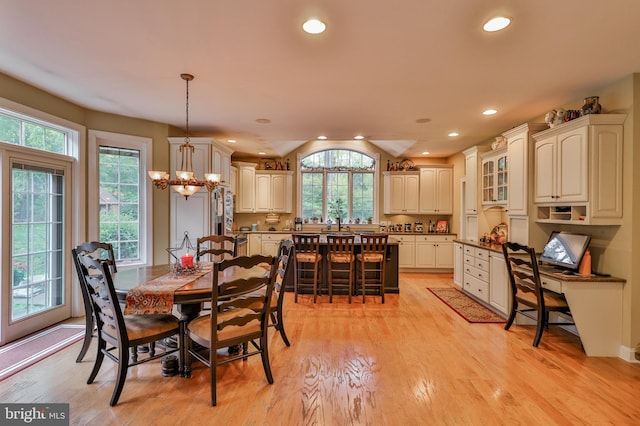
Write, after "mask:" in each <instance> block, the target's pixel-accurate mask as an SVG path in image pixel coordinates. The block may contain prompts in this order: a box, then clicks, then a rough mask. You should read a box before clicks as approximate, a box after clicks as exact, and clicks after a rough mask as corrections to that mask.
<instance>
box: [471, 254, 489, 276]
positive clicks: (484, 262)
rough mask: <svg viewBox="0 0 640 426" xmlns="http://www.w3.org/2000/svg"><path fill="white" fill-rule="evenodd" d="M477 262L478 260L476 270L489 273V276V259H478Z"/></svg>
mask: <svg viewBox="0 0 640 426" xmlns="http://www.w3.org/2000/svg"><path fill="white" fill-rule="evenodd" d="M475 260H476V263H475V265H473V266H475V267H476V268H478V269H480V270H482V271H485V272H487V275H489V274H488V272H489V259H478V258H476V259H475Z"/></svg>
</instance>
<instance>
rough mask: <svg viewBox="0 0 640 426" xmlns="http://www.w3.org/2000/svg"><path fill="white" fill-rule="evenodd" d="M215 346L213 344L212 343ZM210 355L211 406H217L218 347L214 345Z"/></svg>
mask: <svg viewBox="0 0 640 426" xmlns="http://www.w3.org/2000/svg"><path fill="white" fill-rule="evenodd" d="M212 346H213V345H212ZM209 352H210V354H212V355H210V356H209V364H210V365H209V382H210V383H211V406H212V407H215V406H216V404H217V403H218V401H217V395H216V381H217V380H216V376H217V374H216V373H217V370H218V362H217V361H216V357H217V355H216V349H215V347H212V348H211V349H210V351H209Z"/></svg>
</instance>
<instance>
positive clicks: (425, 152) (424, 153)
mask: <svg viewBox="0 0 640 426" xmlns="http://www.w3.org/2000/svg"><path fill="white" fill-rule="evenodd" d="M429 154H431V153H430V152H429V151H424V152H423V153H422V155H429Z"/></svg>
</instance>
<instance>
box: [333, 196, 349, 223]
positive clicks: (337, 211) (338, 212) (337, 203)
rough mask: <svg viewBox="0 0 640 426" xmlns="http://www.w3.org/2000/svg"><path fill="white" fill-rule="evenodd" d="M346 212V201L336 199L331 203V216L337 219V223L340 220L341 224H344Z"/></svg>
mask: <svg viewBox="0 0 640 426" xmlns="http://www.w3.org/2000/svg"><path fill="white" fill-rule="evenodd" d="M345 210H346V209H345V202H344V199H342V198H335V199H334V200H333V201H331V202H329V216H330V217H332V218H335V219H336V221H338V218H339V219H340V221H341V222H344V216H345Z"/></svg>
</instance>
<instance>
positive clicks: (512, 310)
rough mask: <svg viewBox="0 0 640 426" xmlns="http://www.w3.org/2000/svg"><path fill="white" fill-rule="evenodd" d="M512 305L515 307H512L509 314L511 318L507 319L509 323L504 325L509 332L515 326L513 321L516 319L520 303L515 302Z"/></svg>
mask: <svg viewBox="0 0 640 426" xmlns="http://www.w3.org/2000/svg"><path fill="white" fill-rule="evenodd" d="M512 305H513V306H512V307H511V313H509V318H508V319H507V323H506V324H505V325H504V329H505V330H508V329H509V328H510V327H511V325H512V324H513V321H514V320H515V319H516V313H517V311H518V303H517V302H513V303H512Z"/></svg>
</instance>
